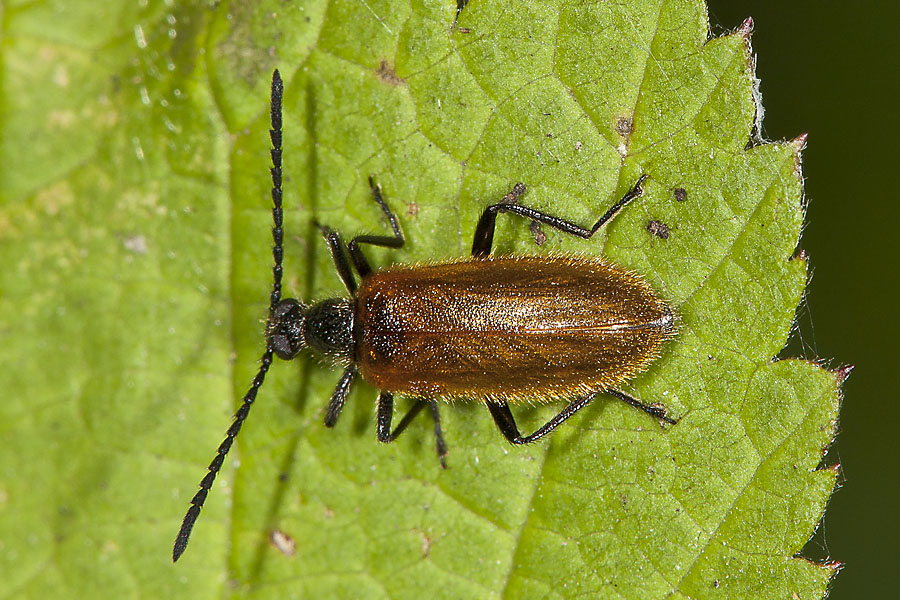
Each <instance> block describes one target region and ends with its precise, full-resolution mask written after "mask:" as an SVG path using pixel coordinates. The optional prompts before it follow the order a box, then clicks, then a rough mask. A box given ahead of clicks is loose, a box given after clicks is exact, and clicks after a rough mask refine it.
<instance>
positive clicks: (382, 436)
mask: <svg viewBox="0 0 900 600" xmlns="http://www.w3.org/2000/svg"><path fill="white" fill-rule="evenodd" d="M426 406H430V407H431V416H432V418H433V419H434V437H435V449H436V450H437V454H438V460H440V461H441V467H443V468H445V469H446V468H447V461H446V460H445V458H446V456H447V444H446V442H444V434H443V432H442V431H441V417H440V414H439V412H438V403H437V400H423V399H421V398H419V399H418V400H416V403H415V404H413V405H412V407H411V408H410V409H409V412H407V413H406V414H405V415H403V418H402V419H400V422H399V423H398V424H397V428H396V429H394V431H391V420H392V418H393V412H394V396H393V394H391V393H390V392H381V395H379V396H378V416H377V418H376V421H377V427H378V441H379V442H386V443H387V442H393V441H394V440H396V439H397V437H399V436H400V434H401V433H403V432H404V431H405V430H406V428H407V427H408V426H409V424H410V423H411V422H412V420H413V419H414V418H416V415H418V414H419V413H420V412H422V409H423V408H425V407H426Z"/></svg>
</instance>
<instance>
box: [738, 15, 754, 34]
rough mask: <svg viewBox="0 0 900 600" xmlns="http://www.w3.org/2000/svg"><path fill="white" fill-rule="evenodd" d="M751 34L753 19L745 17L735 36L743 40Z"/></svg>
mask: <svg viewBox="0 0 900 600" xmlns="http://www.w3.org/2000/svg"><path fill="white" fill-rule="evenodd" d="M752 33H753V17H747V18H746V19H744V22H743V23H741V26H740V27H738V30H737V34H738V35H739V36H741V37H743V38H749V37H750V35H751V34H752Z"/></svg>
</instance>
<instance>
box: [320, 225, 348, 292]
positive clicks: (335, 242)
mask: <svg viewBox="0 0 900 600" xmlns="http://www.w3.org/2000/svg"><path fill="white" fill-rule="evenodd" d="M318 227H319V230H320V231H321V232H322V235H323V236H324V237H325V243H326V244H328V251H329V252H330V253H331V260H333V261H334V268H335V269H336V270H337V273H338V275H339V276H340V278H341V281H343V282H344V285H345V286H346V287H347V291H348V292H350V295H351V296H352V295H353V294H355V293H356V280H355V279H353V272H352V271H351V270H350V263H348V262H347V255H346V254H345V253H344V243H343V242H342V241H341V236H340V235H338V233H337V232H336V231H334V230H333V229H331V228H330V227H328V226H327V225H318Z"/></svg>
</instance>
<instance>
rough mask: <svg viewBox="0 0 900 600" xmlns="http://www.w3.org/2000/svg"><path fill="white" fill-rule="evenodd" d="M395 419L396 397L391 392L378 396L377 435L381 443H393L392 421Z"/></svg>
mask: <svg viewBox="0 0 900 600" xmlns="http://www.w3.org/2000/svg"><path fill="white" fill-rule="evenodd" d="M393 418H394V395H393V394H392V393H390V392H381V393H380V394H378V409H377V413H376V415H375V433H376V435H377V436H378V441H379V442H384V443H385V444H386V443H388V442H390V441H392V440H393V438H392V437H391V420H392V419H393Z"/></svg>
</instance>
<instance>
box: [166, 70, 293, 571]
mask: <svg viewBox="0 0 900 600" xmlns="http://www.w3.org/2000/svg"><path fill="white" fill-rule="evenodd" d="M283 93H284V84H283V83H282V82H281V75H280V74H279V73H278V69H275V72H274V73H272V99H271V122H272V129H270V130H269V137H270V138H271V139H272V150H271V155H272V168H271V172H272V221H273V226H272V240H273V242H274V245H273V246H272V258H273V259H274V260H275V264H274V266H273V267H272V280H273V281H272V294H271V295H270V296H269V314H270V315H271V314H272V312H273V311H274V310H275V305H276V304H278V302H279V301H280V300H281V274H282V268H281V262H282V256H283V255H284V250H283V248H282V242H283V240H284V232H283V231H282V211H281V98H282V95H283ZM260 363H261V364H260V366H259V372H258V373H257V374H256V377H254V378H253V383H251V384H250V389H249V390H247V393H246V394H245V395H244V399H243V400H242V401H241V407H240V408H239V409H238V411H237V413H235V415H234V421H232V423H231V427H229V428H228V431H227V432H226V433H225V440H224V441H223V442H222V443H221V444H220V445H219V449H218V450H216V457H215V458H213V460H212V462H211V463H209V467H208V470H209V472H208V473H207V474H206V477H204V478H203V480H202V481H201V482H200V489H199V490H198V491H197V493H196V494H194V497H193V498H192V499H191V507H190V508H189V509H188V511H187V514H186V515H184V521H183V522H182V523H181V529H180V530H179V531H178V535H177V536H176V537H175V547H174V548H172V561H173V562H174V561H177V560H178V559H179V557H180V556H181V555H182V554H183V553H184V550H185V548H187V543H188V540H189V539H190V537H191V530H192V529H193V528H194V523H195V522H196V521H197V517H198V516H200V510H201V509H202V508H203V503H204V502H206V496H207V495H208V494H209V490H210V488H211V487H212V485H213V482H214V481H215V480H216V475H218V474H219V469H221V468H222V463H223V462H225V455H226V454H228V451H229V450H231V445H232V443H233V442H234V438H235V437H237V434H238V432H239V431H240V430H241V425H243V424H244V420H245V419H246V418H247V415H248V414H249V413H250V407H251V406H252V405H253V401H254V400H256V394H257V392H259V388H260V386H262V384H263V381H265V379H266V373H267V372H268V370H269V367H270V366H271V365H272V345H271V344H270V343H269V341H268V340H266V351H265V352H264V353H263V355H262V359H260Z"/></svg>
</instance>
